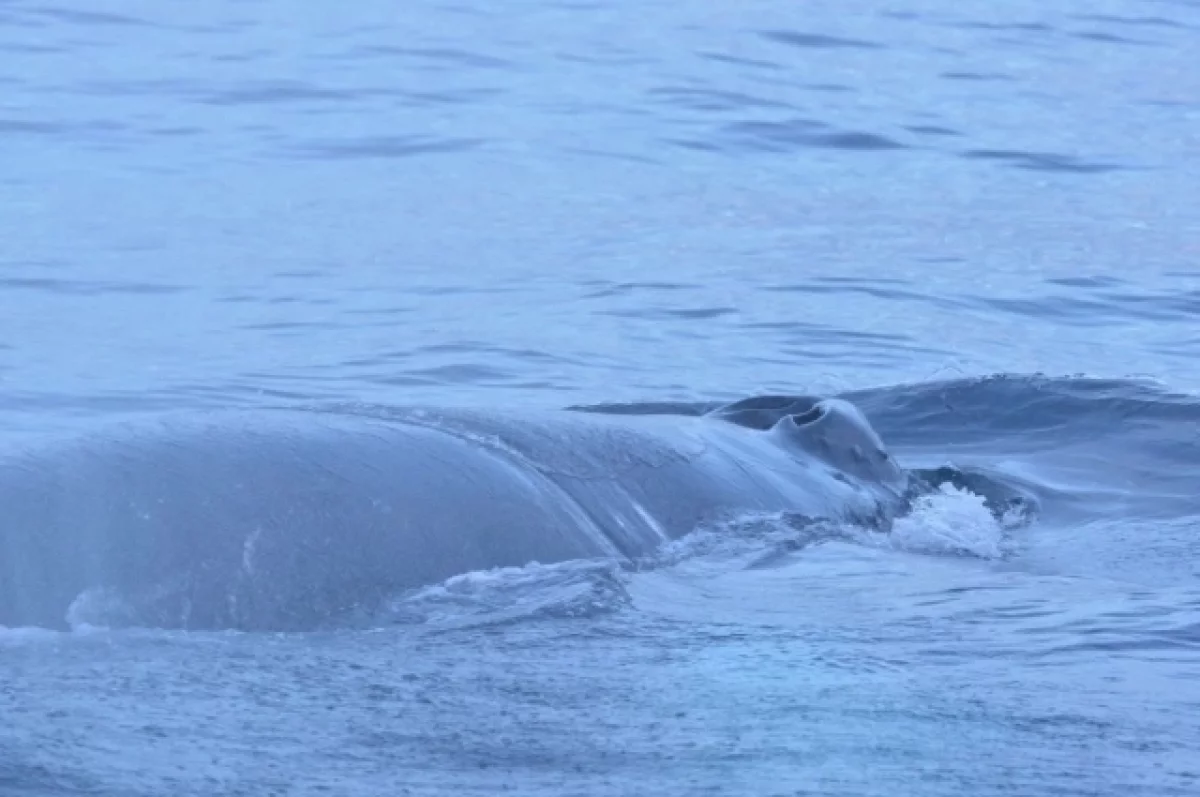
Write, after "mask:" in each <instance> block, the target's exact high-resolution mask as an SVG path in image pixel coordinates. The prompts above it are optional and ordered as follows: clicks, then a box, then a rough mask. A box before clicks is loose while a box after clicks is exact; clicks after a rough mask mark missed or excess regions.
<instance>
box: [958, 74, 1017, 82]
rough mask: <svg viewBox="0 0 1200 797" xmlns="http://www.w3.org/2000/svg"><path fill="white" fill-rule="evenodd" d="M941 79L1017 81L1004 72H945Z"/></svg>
mask: <svg viewBox="0 0 1200 797" xmlns="http://www.w3.org/2000/svg"><path fill="white" fill-rule="evenodd" d="M941 77H943V78H945V79H946V80H978V81H997V80H1016V78H1014V77H1013V76H1012V75H1006V74H1004V73H1003V72H943V73H942V74H941Z"/></svg>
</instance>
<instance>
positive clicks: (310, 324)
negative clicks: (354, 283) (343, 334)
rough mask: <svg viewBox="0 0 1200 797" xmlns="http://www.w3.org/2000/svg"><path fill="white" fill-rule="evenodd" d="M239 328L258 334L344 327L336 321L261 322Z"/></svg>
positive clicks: (242, 325)
mask: <svg viewBox="0 0 1200 797" xmlns="http://www.w3.org/2000/svg"><path fill="white" fill-rule="evenodd" d="M238 328H239V329H246V330H251V331H256V332H284V331H287V330H292V329H341V328H342V325H341V324H338V323H336V322H334V321H260V322H256V323H253V324H241V325H239V327H238Z"/></svg>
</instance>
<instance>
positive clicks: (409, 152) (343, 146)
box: [291, 136, 486, 159]
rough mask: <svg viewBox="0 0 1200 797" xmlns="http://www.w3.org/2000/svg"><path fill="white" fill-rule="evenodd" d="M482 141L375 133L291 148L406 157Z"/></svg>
mask: <svg viewBox="0 0 1200 797" xmlns="http://www.w3.org/2000/svg"><path fill="white" fill-rule="evenodd" d="M484 143H486V139H482V138H443V139H437V138H429V137H427V136H376V137H365V138H357V139H342V140H327V141H322V142H317V143H312V144H308V145H306V146H302V147H294V148H291V152H292V153H293V154H295V155H298V156H301V157H312V158H332V159H341V158H408V157H413V156H418V155H436V154H449V153H454V152H465V151H467V150H472V149H475V148H477V147H479V146H482V145H483V144H484Z"/></svg>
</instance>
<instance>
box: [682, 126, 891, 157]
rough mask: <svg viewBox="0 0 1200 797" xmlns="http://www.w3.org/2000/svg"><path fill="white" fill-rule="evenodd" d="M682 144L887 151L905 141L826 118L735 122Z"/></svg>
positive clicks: (718, 148) (776, 149)
mask: <svg viewBox="0 0 1200 797" xmlns="http://www.w3.org/2000/svg"><path fill="white" fill-rule="evenodd" d="M675 143H677V144H680V145H683V146H691V147H692V148H696V149H708V150H712V151H722V150H727V151H731V152H745V151H752V152H793V151H796V150H798V149H811V148H816V149H841V150H851V151H859V152H864V151H884V150H897V149H906V148H907V147H906V145H904V144H901V143H899V142H897V141H893V140H892V139H890V138H886V137H884V136H881V135H877V134H875V133H867V132H861V131H857V130H830V129H829V126H828V125H826V124H825V123H824V122H819V121H816V120H812V119H789V120H786V121H781V122H735V123H733V124H729V125H725V126H723V127H722V128H721V129H720V131H719V133H718V136H717V139H716V140H714V141H712V142H705V141H695V140H692V141H686V142H684V141H676V142H675Z"/></svg>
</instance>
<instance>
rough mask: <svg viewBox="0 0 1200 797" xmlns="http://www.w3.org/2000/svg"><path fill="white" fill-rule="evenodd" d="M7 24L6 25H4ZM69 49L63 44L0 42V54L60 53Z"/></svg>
mask: <svg viewBox="0 0 1200 797" xmlns="http://www.w3.org/2000/svg"><path fill="white" fill-rule="evenodd" d="M5 24H7V23H5ZM70 49H71V48H70V47H69V46H67V45H65V44H30V43H28V42H0V52H9V53H62V52H66V51H67V50H70Z"/></svg>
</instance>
